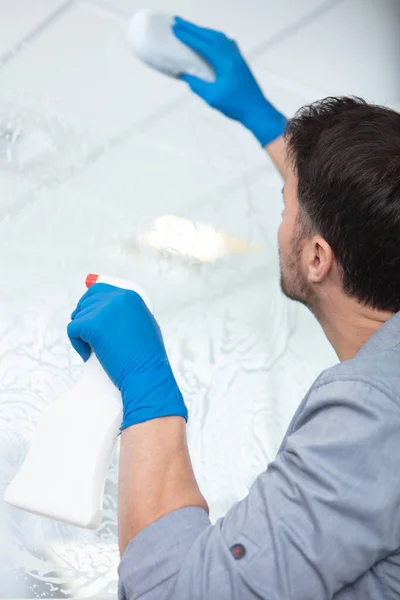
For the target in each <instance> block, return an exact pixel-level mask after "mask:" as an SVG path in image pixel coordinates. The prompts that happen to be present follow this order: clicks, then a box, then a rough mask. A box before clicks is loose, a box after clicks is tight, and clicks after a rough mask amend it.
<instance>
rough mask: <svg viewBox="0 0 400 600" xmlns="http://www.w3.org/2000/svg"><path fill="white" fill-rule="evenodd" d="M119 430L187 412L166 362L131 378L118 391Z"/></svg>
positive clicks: (183, 415) (186, 416) (180, 415)
mask: <svg viewBox="0 0 400 600" xmlns="http://www.w3.org/2000/svg"><path fill="white" fill-rule="evenodd" d="M122 402H123V420H122V424H121V427H120V430H121V431H122V430H123V429H126V427H130V426H131V425H137V424H138V423H144V422H145V421H150V420H152V419H158V418H160V417H183V418H184V419H185V420H186V421H187V420H188V410H187V408H186V405H185V402H184V400H183V397H182V394H181V391H180V389H179V388H178V384H177V383H176V381H175V377H174V375H173V373H172V369H171V367H170V365H169V363H168V362H165V363H163V364H162V365H159V366H158V367H157V368H156V369H150V370H149V371H145V372H144V373H141V374H140V375H137V376H135V377H134V378H133V379H132V381H131V382H130V384H129V385H128V386H127V388H126V389H123V390H122Z"/></svg>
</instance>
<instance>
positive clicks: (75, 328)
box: [67, 321, 92, 362]
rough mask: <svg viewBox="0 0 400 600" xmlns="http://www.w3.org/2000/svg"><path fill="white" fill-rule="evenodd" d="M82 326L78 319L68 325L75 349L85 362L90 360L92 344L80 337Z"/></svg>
mask: <svg viewBox="0 0 400 600" xmlns="http://www.w3.org/2000/svg"><path fill="white" fill-rule="evenodd" d="M81 330H82V327H81V326H80V324H78V323H77V321H71V323H70V324H69V325H68V327H67V333H68V337H69V340H70V342H71V345H72V347H73V348H74V350H75V351H76V352H77V353H78V354H79V355H80V357H81V358H82V359H83V361H84V362H86V361H87V360H88V358H89V357H90V355H91V353H92V349H91V347H90V345H89V344H88V343H87V342H85V341H84V340H82V338H81V337H80V335H81V333H82V331H81Z"/></svg>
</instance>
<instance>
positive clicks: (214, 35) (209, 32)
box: [175, 17, 226, 40]
mask: <svg viewBox="0 0 400 600" xmlns="http://www.w3.org/2000/svg"><path fill="white" fill-rule="evenodd" d="M175 23H176V25H178V27H181V28H182V29H186V30H187V31H191V32H192V33H193V34H195V35H198V36H199V37H206V38H208V39H209V40H219V39H221V38H226V35H225V34H224V33H222V31H217V30H216V29H210V28H208V27H200V26H199V25H195V24H194V23H191V22H190V21H186V19H182V17H175Z"/></svg>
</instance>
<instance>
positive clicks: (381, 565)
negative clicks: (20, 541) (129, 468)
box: [119, 313, 400, 600]
mask: <svg viewBox="0 0 400 600" xmlns="http://www.w3.org/2000/svg"><path fill="white" fill-rule="evenodd" d="M119 578H120V579H119V598H120V599H121V600H139V598H140V600H189V599H190V600H256V599H257V600H261V599H263V600H328V599H329V600H330V599H331V598H334V599H335V600H378V599H379V600H380V599H384V600H394V599H395V598H396V599H399V598H400V313H397V314H396V315H395V316H394V317H392V318H391V319H390V320H389V321H387V323H385V324H384V325H383V326H382V327H381V328H380V329H379V330H378V331H377V332H376V333H375V334H374V335H373V336H372V337H371V338H370V339H369V340H368V342H367V343H366V344H365V345H364V346H363V348H362V349H361V350H360V351H359V352H358V354H357V355H356V356H355V357H354V358H353V359H352V360H348V361H344V362H342V363H340V364H338V365H336V366H334V367H332V368H330V369H328V370H326V371H324V372H323V373H322V374H321V375H320V376H319V377H318V379H317V380H316V382H315V383H314V385H313V386H312V387H311V389H310V390H309V392H308V393H307V395H306V397H305V398H304V399H303V401H302V403H301V404H300V406H299V408H298V410H297V412H296V414H295V415H294V417H293V420H292V422H291V424H290V426H289V429H288V431H287V433H286V435H285V437H284V440H283V442H282V445H281V447H280V449H279V452H278V455H277V457H276V459H275V461H274V462H272V463H271V464H269V466H268V468H267V470H266V471H265V472H264V473H262V474H261V475H260V476H259V477H258V478H257V479H256V481H255V482H254V484H253V485H252V487H251V489H250V492H249V494H248V496H247V497H246V498H245V499H244V500H243V501H241V502H239V503H238V504H236V505H235V506H234V507H233V508H232V509H231V510H230V511H229V512H228V513H227V515H226V516H225V517H224V518H222V519H220V520H219V521H217V523H216V524H215V525H214V526H212V525H211V523H210V521H209V518H208V515H207V513H206V512H205V511H204V510H203V509H201V508H197V507H188V508H183V509H179V510H176V511H174V512H172V513H170V514H168V515H166V516H165V517H163V518H162V519H159V520H158V521H156V522H155V523H153V524H152V525H150V526H149V527H147V528H146V529H144V530H143V531H141V532H140V533H139V534H138V535H137V536H136V537H135V538H134V539H133V540H132V541H131V542H130V544H129V545H128V547H127V549H126V551H125V553H124V555H123V557H122V560H121V563H120V566H119Z"/></svg>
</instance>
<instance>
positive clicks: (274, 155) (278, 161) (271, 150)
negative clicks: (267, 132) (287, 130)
mask: <svg viewBox="0 0 400 600" xmlns="http://www.w3.org/2000/svg"><path fill="white" fill-rule="evenodd" d="M265 150H266V151H267V152H268V154H269V156H270V158H271V159H272V162H273V163H274V165H275V167H276V168H277V169H278V171H279V173H280V174H281V176H282V179H283V180H284V181H285V180H286V177H287V169H288V164H287V161H286V143H285V139H284V137H283V136H282V135H281V136H280V137H278V138H277V139H276V140H273V141H272V142H270V143H269V144H267V146H265Z"/></svg>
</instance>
